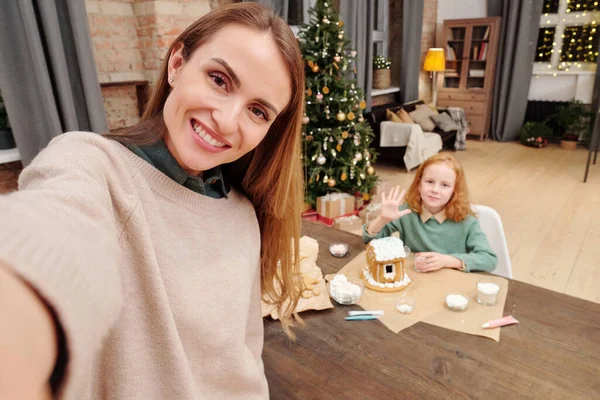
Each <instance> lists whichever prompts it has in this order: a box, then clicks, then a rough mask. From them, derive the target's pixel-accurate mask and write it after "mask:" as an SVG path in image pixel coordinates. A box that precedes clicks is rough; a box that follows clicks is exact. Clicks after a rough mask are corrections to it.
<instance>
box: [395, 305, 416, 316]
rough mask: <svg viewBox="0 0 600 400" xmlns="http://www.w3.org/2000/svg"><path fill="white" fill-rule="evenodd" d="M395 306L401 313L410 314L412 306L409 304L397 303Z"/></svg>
mask: <svg viewBox="0 0 600 400" xmlns="http://www.w3.org/2000/svg"><path fill="white" fill-rule="evenodd" d="M397 308H398V311H400V312H401V313H402V314H410V313H411V312H412V310H413V306H412V305H410V304H398V307H397Z"/></svg>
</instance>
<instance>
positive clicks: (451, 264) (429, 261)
mask: <svg viewBox="0 0 600 400" xmlns="http://www.w3.org/2000/svg"><path fill="white" fill-rule="evenodd" d="M415 267H416V268H417V269H418V270H419V271H421V272H431V271H437V270H438V269H442V268H456V269H459V268H461V267H462V261H461V260H459V259H458V258H456V257H452V256H449V255H446V254H440V253H435V252H427V253H416V254H415Z"/></svg>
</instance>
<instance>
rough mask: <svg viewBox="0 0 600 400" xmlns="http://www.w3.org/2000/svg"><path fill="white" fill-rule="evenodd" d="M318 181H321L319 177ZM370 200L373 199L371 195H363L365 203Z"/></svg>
mask: <svg viewBox="0 0 600 400" xmlns="http://www.w3.org/2000/svg"><path fill="white" fill-rule="evenodd" d="M317 180H319V177H318V176H317ZM370 198H371V196H369V193H363V200H364V201H369V199H370Z"/></svg>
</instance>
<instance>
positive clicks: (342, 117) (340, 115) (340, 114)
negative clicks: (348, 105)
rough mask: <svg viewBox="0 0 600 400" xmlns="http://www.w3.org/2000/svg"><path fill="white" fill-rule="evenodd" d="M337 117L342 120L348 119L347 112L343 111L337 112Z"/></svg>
mask: <svg viewBox="0 0 600 400" xmlns="http://www.w3.org/2000/svg"><path fill="white" fill-rule="evenodd" d="M335 117H336V118H337V120H338V121H340V122H342V121H343V120H345V119H346V114H344V113H343V112H341V111H340V112H339V113H337V115H336V116H335Z"/></svg>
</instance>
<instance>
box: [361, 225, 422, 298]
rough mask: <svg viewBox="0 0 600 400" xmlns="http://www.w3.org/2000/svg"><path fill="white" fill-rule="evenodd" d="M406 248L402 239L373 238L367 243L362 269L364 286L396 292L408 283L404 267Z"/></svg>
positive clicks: (408, 278)
mask: <svg viewBox="0 0 600 400" xmlns="http://www.w3.org/2000/svg"><path fill="white" fill-rule="evenodd" d="M406 256H407V254H406V250H405V248H404V243H403V242H402V239H400V238H397V237H393V236H391V237H386V238H381V239H374V240H371V242H369V244H368V245H367V265H366V266H365V268H364V270H363V274H362V277H363V280H364V281H365V286H366V287H368V288H369V289H372V290H376V291H378V292H396V291H400V290H402V289H405V288H406V287H407V286H408V285H410V283H411V280H410V277H409V276H408V274H407V273H406V271H405V268H404V260H405V259H406Z"/></svg>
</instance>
